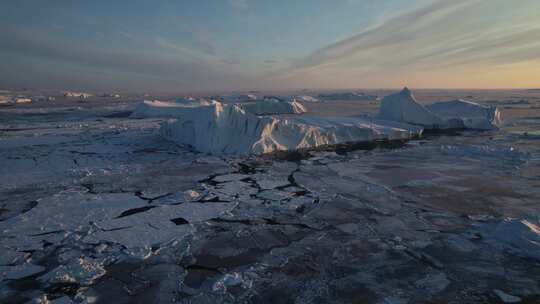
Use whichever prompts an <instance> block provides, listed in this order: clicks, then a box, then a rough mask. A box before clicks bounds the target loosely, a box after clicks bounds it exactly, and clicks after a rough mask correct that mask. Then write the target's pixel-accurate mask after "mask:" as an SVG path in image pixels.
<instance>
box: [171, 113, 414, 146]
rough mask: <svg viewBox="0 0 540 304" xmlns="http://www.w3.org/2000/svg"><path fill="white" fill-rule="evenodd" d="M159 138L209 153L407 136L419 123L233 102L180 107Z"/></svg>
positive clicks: (403, 138)
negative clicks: (277, 110)
mask: <svg viewBox="0 0 540 304" xmlns="http://www.w3.org/2000/svg"><path fill="white" fill-rule="evenodd" d="M184 111H185V112H184V113H183V114H181V115H179V116H178V118H176V119H174V120H170V121H168V122H166V123H163V124H162V127H161V134H162V136H163V137H165V138H167V139H169V140H172V141H175V142H177V143H180V144H184V145H189V146H191V147H193V148H194V149H195V150H197V151H199V152H204V153H213V154H251V153H254V154H263V153H271V152H275V151H291V150H299V149H309V148H314V147H319V146H327V145H336V144H343V143H354V142H364V141H374V140H406V139H410V138H412V137H416V136H419V135H421V133H422V128H421V127H415V126H411V125H405V124H400V123H396V122H386V123H380V122H379V121H376V120H372V119H369V118H358V117H336V118H327V117H325V118H320V117H307V116H290V117H279V116H257V115H254V114H251V113H248V112H246V111H245V110H244V109H242V108H241V107H240V106H239V105H236V104H221V103H219V102H216V103H213V104H212V105H210V106H201V107H191V108H185V109H184Z"/></svg>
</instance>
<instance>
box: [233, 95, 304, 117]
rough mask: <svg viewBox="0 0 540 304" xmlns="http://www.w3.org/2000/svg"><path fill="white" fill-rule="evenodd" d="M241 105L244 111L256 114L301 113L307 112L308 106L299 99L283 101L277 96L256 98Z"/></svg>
mask: <svg viewBox="0 0 540 304" xmlns="http://www.w3.org/2000/svg"><path fill="white" fill-rule="evenodd" d="M239 105H240V107H241V108H242V109H243V110H244V111H246V112H248V113H251V114H255V115H271V114H301V113H305V112H306V108H304V106H303V105H302V104H301V103H299V102H297V101H282V100H279V99H276V98H265V99H263V100H254V101H250V102H244V103H241V104H239Z"/></svg>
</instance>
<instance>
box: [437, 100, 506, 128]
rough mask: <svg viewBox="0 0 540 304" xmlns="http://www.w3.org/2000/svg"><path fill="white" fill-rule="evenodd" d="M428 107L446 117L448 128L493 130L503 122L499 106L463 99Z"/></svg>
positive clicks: (443, 117)
mask: <svg viewBox="0 0 540 304" xmlns="http://www.w3.org/2000/svg"><path fill="white" fill-rule="evenodd" d="M428 109H429V110H430V111H431V112H433V113H435V114H436V115H438V116H439V117H441V118H442V119H444V120H445V122H446V127H447V128H454V129H476V130H491V129H494V128H496V127H497V126H498V125H500V123H501V122H502V119H501V112H500V111H499V109H497V107H493V106H484V105H480V104H477V103H475V102H472V101H467V100H462V99H458V100H452V101H446V102H438V103H434V104H432V105H430V106H428Z"/></svg>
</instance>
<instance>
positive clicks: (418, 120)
mask: <svg viewBox="0 0 540 304" xmlns="http://www.w3.org/2000/svg"><path fill="white" fill-rule="evenodd" d="M378 118H380V119H384V120H392V121H399V122H403V123H408V124H413V125H418V126H422V127H424V128H426V129H435V130H436V129H478V130H491V129H496V128H497V125H499V124H500V123H501V115H500V111H499V110H498V109H497V108H496V107H490V106H483V105H480V104H477V103H474V102H471V101H465V100H454V101H448V102H439V103H435V104H432V105H430V106H427V107H425V106H423V105H421V104H419V103H418V102H417V101H416V99H415V98H414V95H413V94H412V92H411V91H410V90H409V89H408V88H404V89H403V90H402V91H401V92H399V93H395V94H391V95H388V96H386V97H384V98H383V100H382V102H381V107H380V109H379V115H378Z"/></svg>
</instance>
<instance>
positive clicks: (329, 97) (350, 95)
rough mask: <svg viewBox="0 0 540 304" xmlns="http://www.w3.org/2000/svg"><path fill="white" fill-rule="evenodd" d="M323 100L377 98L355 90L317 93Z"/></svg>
mask: <svg viewBox="0 0 540 304" xmlns="http://www.w3.org/2000/svg"><path fill="white" fill-rule="evenodd" d="M318 97H319V99H323V100H377V98H378V97H377V96H375V95H368V94H365V93H357V92H343V93H328V94H319V96H318Z"/></svg>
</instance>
